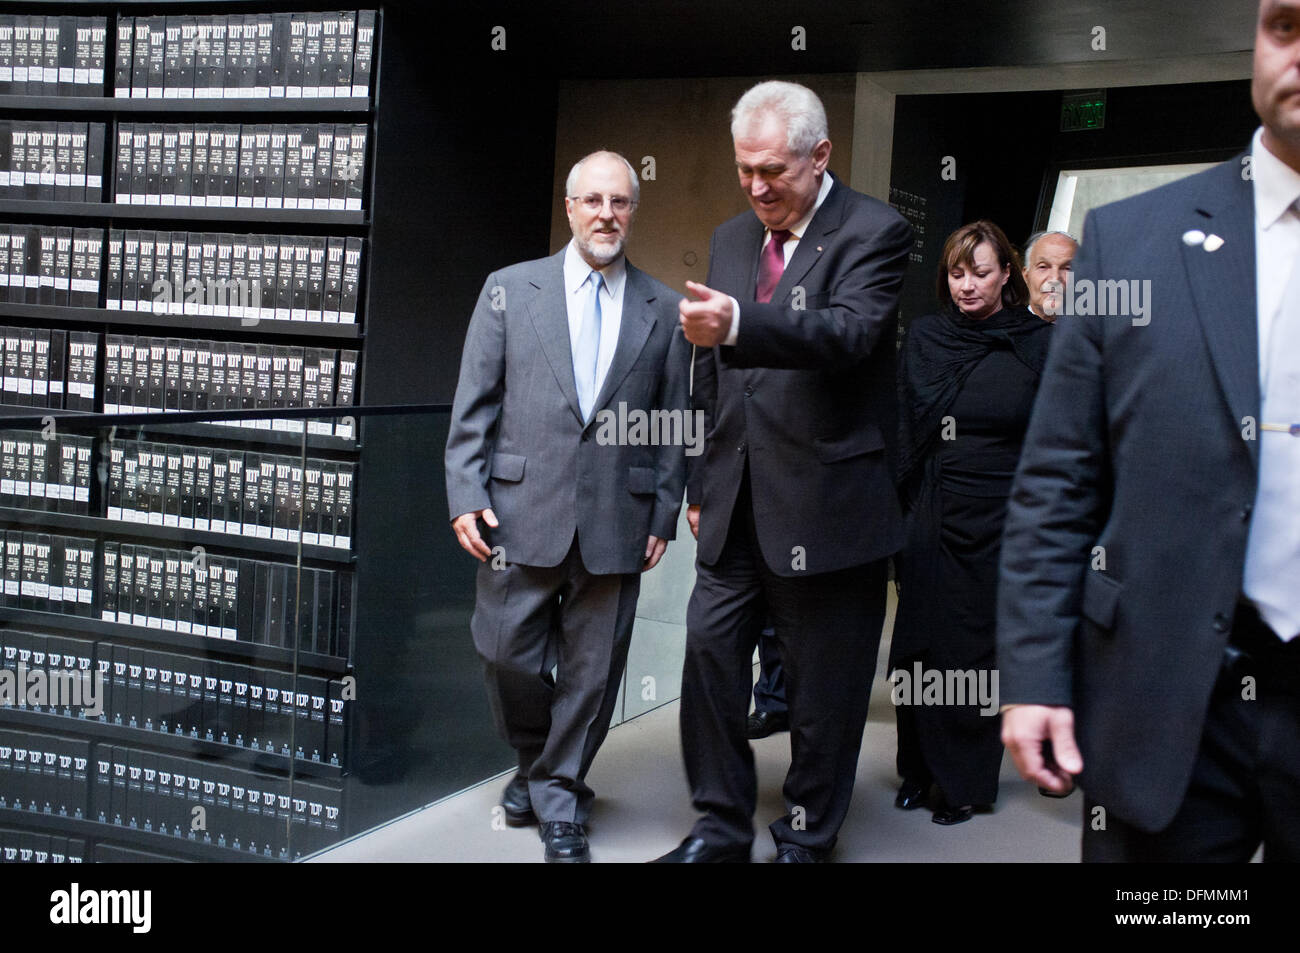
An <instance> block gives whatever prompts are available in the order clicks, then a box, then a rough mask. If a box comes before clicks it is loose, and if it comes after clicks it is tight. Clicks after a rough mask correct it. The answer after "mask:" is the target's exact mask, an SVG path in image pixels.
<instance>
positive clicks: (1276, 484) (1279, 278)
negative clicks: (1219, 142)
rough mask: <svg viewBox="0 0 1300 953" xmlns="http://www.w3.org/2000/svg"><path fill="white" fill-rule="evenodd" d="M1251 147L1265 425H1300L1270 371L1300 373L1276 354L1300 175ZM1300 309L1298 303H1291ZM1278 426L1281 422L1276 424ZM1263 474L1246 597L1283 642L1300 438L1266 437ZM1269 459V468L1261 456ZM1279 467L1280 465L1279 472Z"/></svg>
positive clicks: (1293, 613) (1297, 610) (1297, 600)
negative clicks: (1276, 392)
mask: <svg viewBox="0 0 1300 953" xmlns="http://www.w3.org/2000/svg"><path fill="white" fill-rule="evenodd" d="M1262 137H1263V129H1262V128H1261V129H1260V130H1258V131H1256V133H1255V139H1254V142H1253V144H1252V146H1251V155H1252V159H1251V162H1252V169H1253V175H1254V186H1255V188H1254V192H1255V288H1256V301H1257V308H1258V321H1259V376H1260V398H1261V407H1262V410H1261V420H1260V421H1259V422H1260V423H1272V424H1291V423H1297V422H1300V406H1295V407H1282V406H1277V401H1276V400H1274V401H1273V402H1272V403H1270V401H1269V389H1268V387H1269V376H1270V375H1269V370H1270V366H1271V367H1272V369H1273V371H1274V373H1278V372H1279V368H1280V367H1286V368H1288V369H1292V370H1294V369H1295V368H1297V367H1300V354H1274V353H1273V330H1274V327H1275V322H1276V321H1277V318H1278V314H1279V312H1280V310H1281V308H1282V307H1283V305H1284V302H1283V295H1284V293H1285V291H1286V289H1287V286H1288V284H1289V282H1290V281H1291V279H1292V273H1293V272H1294V271H1295V270H1296V269H1300V213H1298V212H1297V205H1296V203H1297V201H1300V172H1297V171H1296V170H1295V169H1292V168H1291V167H1290V166H1288V165H1287V164H1286V163H1284V162H1283V161H1282V160H1280V159H1278V158H1277V157H1276V156H1275V155H1273V154H1272V153H1271V152H1269V151H1268V149H1267V148H1266V147H1265V146H1264V144H1263V141H1262ZM1290 306H1291V307H1300V302H1291V303H1290ZM1275 418H1276V419H1275ZM1256 436H1257V439H1258V440H1259V441H1260V455H1261V469H1260V483H1259V489H1258V492H1257V495H1256V499H1255V507H1254V514H1253V517H1252V519H1251V524H1250V535H1249V537H1248V540H1247V545H1246V570H1245V576H1244V579H1243V582H1242V590H1243V592H1244V593H1245V595H1246V597H1247V598H1248V599H1250V600H1251V601H1252V602H1253V603H1254V604H1255V607H1256V608H1257V609H1258V610H1259V614H1260V617H1261V618H1263V620H1264V621H1265V622H1266V623H1268V625H1269V626H1270V627H1271V628H1272V629H1273V631H1274V632H1276V633H1277V634H1278V636H1279V637H1280V638H1282V639H1283V640H1284V641H1290V640H1291V639H1293V638H1295V637H1296V636H1297V634H1300V589H1298V588H1297V583H1300V437H1295V436H1291V435H1290V434H1285V433H1277V432H1272V431H1263V430H1260V431H1258V432H1257V435H1256ZM1264 454H1268V455H1269V456H1270V459H1269V461H1268V465H1267V466H1264V461H1263V456H1264ZM1279 464H1280V465H1279Z"/></svg>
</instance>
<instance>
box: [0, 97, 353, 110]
mask: <svg viewBox="0 0 1300 953" xmlns="http://www.w3.org/2000/svg"><path fill="white" fill-rule="evenodd" d="M3 109H12V110H26V109H30V110H33V111H39V112H49V113H54V112H104V113H154V114H160V113H161V114H167V115H172V114H176V115H179V114H182V113H368V112H370V97H369V96H317V97H311V98H307V99H284V98H279V97H277V98H275V99H271V98H269V97H251V96H250V97H235V98H229V99H228V98H226V97H222V98H221V99H163V98H153V99H131V98H126V97H116V96H24V95H15V94H13V93H6V94H3V95H0V110H3Z"/></svg>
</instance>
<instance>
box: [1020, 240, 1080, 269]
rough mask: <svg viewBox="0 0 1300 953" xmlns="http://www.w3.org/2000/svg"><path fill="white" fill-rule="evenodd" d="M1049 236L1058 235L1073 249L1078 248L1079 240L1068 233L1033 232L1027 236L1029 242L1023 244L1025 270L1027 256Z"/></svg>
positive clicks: (1027, 261) (1027, 262) (1027, 260)
mask: <svg viewBox="0 0 1300 953" xmlns="http://www.w3.org/2000/svg"><path fill="white" fill-rule="evenodd" d="M1049 235H1060V236H1061V237H1062V238H1068V239H1069V240H1070V241H1071V242H1073V243H1074V247H1075V248H1078V247H1079V240H1078V239H1077V238H1075V237H1074V236H1073V235H1071V234H1070V233H1069V232H1034V234H1032V235H1030V236H1029V241H1027V242H1025V258H1024V265H1025V267H1026V268H1028V267H1029V256H1030V255H1032V254H1033V253H1034V246H1035V245H1037V244H1038V243H1039V242H1041V241H1042V240H1043V239H1044V238H1046V237H1047V236H1049Z"/></svg>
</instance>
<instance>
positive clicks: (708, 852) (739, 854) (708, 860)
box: [650, 837, 749, 864]
mask: <svg viewBox="0 0 1300 953" xmlns="http://www.w3.org/2000/svg"><path fill="white" fill-rule="evenodd" d="M650 863H652V864H747V863H749V845H748V844H745V845H743V846H738V845H736V844H730V845H728V846H725V847H720V846H718V845H717V844H710V843H709V842H708V841H706V840H703V839H701V838H699V837H688V838H686V840H684V841H682V842H681V843H680V844H678V845H677V846H676V847H674V848H673V849H672V850H670V851H669V852H668V853H666V854H664V855H663V856H662V857H656V858H655V859H654V860H652V861H650Z"/></svg>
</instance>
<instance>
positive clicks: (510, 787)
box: [501, 774, 537, 827]
mask: <svg viewBox="0 0 1300 953" xmlns="http://www.w3.org/2000/svg"><path fill="white" fill-rule="evenodd" d="M501 806H502V807H503V808H505V812H506V825H507V826H509V827H531V826H532V825H533V824H536V823H537V815H536V814H534V813H533V800H532V798H530V797H529V796H528V779H527V778H525V777H524V776H523V775H522V774H516V775H515V776H514V777H513V778H511V779H510V783H509V784H507V785H506V789H505V790H504V791H503V792H501Z"/></svg>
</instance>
